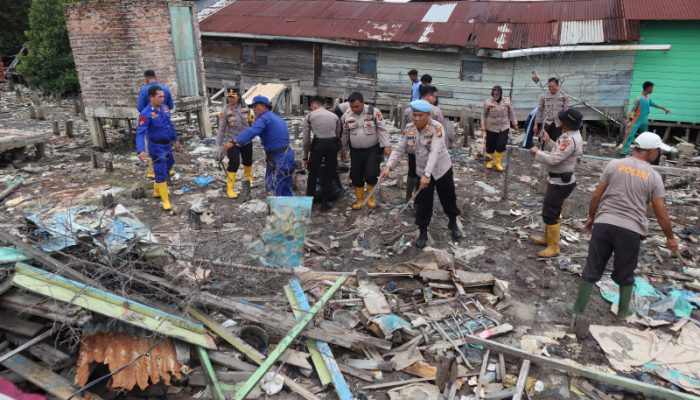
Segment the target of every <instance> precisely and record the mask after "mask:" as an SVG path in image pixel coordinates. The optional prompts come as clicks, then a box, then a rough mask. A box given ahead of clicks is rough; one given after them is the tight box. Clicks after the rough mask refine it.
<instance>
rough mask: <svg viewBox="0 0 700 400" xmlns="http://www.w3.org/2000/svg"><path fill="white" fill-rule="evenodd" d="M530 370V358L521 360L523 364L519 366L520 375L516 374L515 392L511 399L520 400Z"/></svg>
mask: <svg viewBox="0 0 700 400" xmlns="http://www.w3.org/2000/svg"><path fill="white" fill-rule="evenodd" d="M529 372H530V360H523V365H522V367H520V375H518V383H517V384H516V385H515V394H514V395H513V400H522V398H523V389H525V382H527V374H528V373H529Z"/></svg>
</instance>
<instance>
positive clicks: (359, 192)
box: [352, 187, 365, 210]
mask: <svg viewBox="0 0 700 400" xmlns="http://www.w3.org/2000/svg"><path fill="white" fill-rule="evenodd" d="M355 197H356V198H357V199H356V200H355V204H353V205H352V209H353V210H359V209H360V208H362V203H364V201H365V188H363V187H356V188H355Z"/></svg>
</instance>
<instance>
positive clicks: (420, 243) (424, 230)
mask: <svg viewBox="0 0 700 400" xmlns="http://www.w3.org/2000/svg"><path fill="white" fill-rule="evenodd" d="M419 229H420V233H419V234H418V239H416V248H417V249H424V248H425V246H427V245H428V227H427V226H425V227H423V226H421V227H420V228H419Z"/></svg>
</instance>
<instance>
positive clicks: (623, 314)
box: [617, 285, 634, 320]
mask: <svg viewBox="0 0 700 400" xmlns="http://www.w3.org/2000/svg"><path fill="white" fill-rule="evenodd" d="M633 289H634V285H622V286H620V302H619V303H617V318H618V319H621V320H625V319H627V317H629V316H631V315H632V314H634V311H632V310H630V300H631V299H632V291H633Z"/></svg>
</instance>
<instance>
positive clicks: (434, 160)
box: [381, 100, 462, 249]
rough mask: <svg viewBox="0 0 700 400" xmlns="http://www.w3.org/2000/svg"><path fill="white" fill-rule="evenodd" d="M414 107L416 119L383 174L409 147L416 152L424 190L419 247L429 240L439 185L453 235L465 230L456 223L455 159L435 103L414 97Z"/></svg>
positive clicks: (418, 221) (419, 198) (459, 235)
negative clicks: (434, 114) (434, 117)
mask: <svg viewBox="0 0 700 400" xmlns="http://www.w3.org/2000/svg"><path fill="white" fill-rule="evenodd" d="M411 108H412V109H413V122H412V123H410V124H408V125H406V127H405V128H404V129H403V132H402V137H401V141H400V142H399V143H398V144H397V145H396V146H395V147H394V149H393V151H392V153H391V157H389V161H387V163H386V166H385V167H384V170H383V171H382V175H381V176H382V178H387V177H389V172H390V171H391V168H392V167H393V166H394V165H396V163H397V162H398V161H399V160H400V159H401V156H402V155H403V154H404V153H405V152H406V151H407V150H408V149H412V150H413V151H414V152H415V154H416V170H417V172H418V175H420V177H421V178H420V190H421V191H420V193H418V196H417V197H416V225H418V229H419V230H420V233H419V235H418V240H416V247H417V248H419V249H422V248H424V247H425V246H426V245H427V243H428V225H430V219H431V218H432V215H433V196H434V193H435V190H436V189H437V192H438V197H439V198H440V203H441V204H442V209H443V210H444V211H445V214H447V217H448V218H449V221H450V222H449V224H448V228H449V229H450V232H451V234H452V239H453V240H459V239H461V238H462V231H461V230H460V229H459V226H458V225H457V217H458V216H459V208H457V196H456V195H455V184H454V178H453V175H452V160H451V159H450V153H448V151H447V143H446V140H445V138H444V137H443V136H444V133H445V128H444V127H443V126H442V124H440V123H439V122H437V121H435V120H432V119H431V118H430V112H431V110H432V107H431V104H430V103H428V102H427V101H425V100H416V101H412V102H411Z"/></svg>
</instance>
